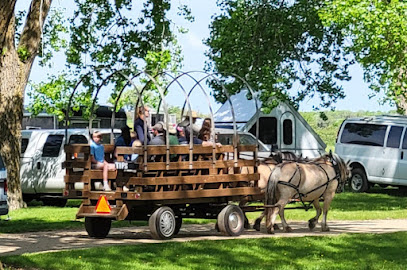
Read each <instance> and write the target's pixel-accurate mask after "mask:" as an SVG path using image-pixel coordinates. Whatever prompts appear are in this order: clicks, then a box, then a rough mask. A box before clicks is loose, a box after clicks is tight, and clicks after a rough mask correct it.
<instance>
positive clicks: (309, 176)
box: [256, 154, 350, 233]
mask: <svg viewBox="0 0 407 270" xmlns="http://www.w3.org/2000/svg"><path fill="white" fill-rule="evenodd" d="M349 177H350V168H349V166H348V164H345V162H344V161H343V160H342V159H341V158H340V157H339V156H338V155H336V154H333V155H332V154H327V155H324V156H321V157H320V158H317V159H314V160H311V161H297V162H283V163H280V164H278V165H276V166H275V168H274V170H273V173H272V174H271V175H270V179H269V181H268V183H267V189H266V205H271V206H272V207H268V208H266V213H267V214H266V215H267V218H266V225H267V232H268V233H274V223H275V219H276V217H277V213H278V214H279V215H280V218H281V222H282V225H283V230H284V231H285V232H290V231H292V229H291V227H289V226H288V224H287V222H286V220H285V218H284V207H285V206H286V204H287V203H288V202H289V201H290V200H291V199H300V200H301V202H312V204H313V205H314V207H315V209H316V216H315V217H314V218H312V219H310V220H309V221H308V227H309V228H310V229H313V228H315V225H316V224H317V223H318V219H319V217H320V215H321V212H323V218H322V224H321V225H322V231H329V227H328V225H327V223H326V218H327V213H328V210H329V206H330V204H331V202H332V199H333V198H334V196H335V191H336V190H339V189H340V190H342V189H343V186H344V185H345V182H346V180H347V179H348V178H349ZM320 198H323V199H324V206H323V211H321V206H320V204H319V200H320ZM256 222H257V221H256ZM259 225H260V224H259Z"/></svg>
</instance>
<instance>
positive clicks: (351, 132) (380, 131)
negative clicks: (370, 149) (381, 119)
mask: <svg viewBox="0 0 407 270" xmlns="http://www.w3.org/2000/svg"><path fill="white" fill-rule="evenodd" d="M386 129H387V126H386V125H375V124H361V123H347V124H346V125H345V127H344V129H343V132H342V137H341V143H350V144H361V145H372V146H383V144H384V136H385V134H386Z"/></svg>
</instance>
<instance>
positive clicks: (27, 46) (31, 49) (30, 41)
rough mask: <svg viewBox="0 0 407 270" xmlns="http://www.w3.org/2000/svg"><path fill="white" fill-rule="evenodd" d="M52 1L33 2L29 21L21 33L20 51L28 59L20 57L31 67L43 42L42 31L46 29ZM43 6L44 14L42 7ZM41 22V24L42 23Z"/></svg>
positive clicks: (35, 0) (39, 0) (37, 0)
mask: <svg viewBox="0 0 407 270" xmlns="http://www.w3.org/2000/svg"><path fill="white" fill-rule="evenodd" d="M51 2H52V0H32V1H31V6H30V10H29V11H28V15H27V20H26V21H25V25H24V29H23V32H22V33H21V38H20V43H19V44H18V51H22V52H24V55H25V56H26V58H24V57H23V59H22V57H21V55H19V56H20V60H22V61H23V62H24V63H26V64H28V65H31V64H32V62H33V61H34V58H35V56H36V55H37V54H38V48H39V45H40V42H41V31H42V28H44V21H45V19H46V17H47V15H48V11H49V9H50V7H51ZM41 6H42V12H40V7H41ZM40 20H41V22H40Z"/></svg>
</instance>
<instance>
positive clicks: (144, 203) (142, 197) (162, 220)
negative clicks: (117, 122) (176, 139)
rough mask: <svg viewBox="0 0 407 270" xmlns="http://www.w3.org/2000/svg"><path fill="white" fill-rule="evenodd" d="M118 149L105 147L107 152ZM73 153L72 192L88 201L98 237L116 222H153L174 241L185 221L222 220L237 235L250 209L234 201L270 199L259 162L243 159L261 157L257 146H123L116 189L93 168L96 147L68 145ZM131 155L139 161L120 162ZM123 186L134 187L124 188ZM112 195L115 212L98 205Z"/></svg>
mask: <svg viewBox="0 0 407 270" xmlns="http://www.w3.org/2000/svg"><path fill="white" fill-rule="evenodd" d="M112 149H113V146H111V145H110V146H109V145H108V146H105V152H106V154H107V155H110V154H111V153H112ZM65 152H66V161H65V166H66V176H65V183H66V185H65V186H66V188H65V192H64V194H65V196H66V197H67V198H81V199H83V203H82V205H81V206H80V208H79V211H78V213H77V215H76V216H77V218H85V228H86V231H87V232H88V234H89V236H91V237H105V236H106V235H107V234H108V233H109V230H110V226H111V221H112V220H149V228H150V231H151V234H152V236H153V237H154V238H156V239H166V238H171V237H173V235H175V234H177V233H178V232H179V230H180V228H181V224H182V219H183V218H208V219H215V218H216V219H217V225H218V228H219V231H220V232H222V233H223V234H225V235H231V236H236V235H240V234H241V233H242V231H243V230H244V223H245V214H244V212H243V211H242V209H241V208H240V207H239V206H238V205H236V204H233V202H239V201H241V200H242V199H249V200H260V199H262V195H261V191H260V189H259V188H258V187H257V181H258V179H259V174H258V173H257V167H256V165H257V164H256V159H255V158H253V159H251V160H247V159H241V158H240V157H239V156H240V152H245V153H247V152H252V153H253V157H256V152H257V146H255V145H244V146H243V145H242V146H237V147H233V146H232V145H225V146H220V147H219V146H218V147H216V148H214V147H208V146H202V145H194V146H193V148H192V149H191V148H190V146H189V145H178V146H171V147H166V146H146V147H137V148H132V147H117V148H116V153H117V154H118V155H119V162H118V163H117V169H116V170H115V171H109V181H110V182H111V183H110V184H111V186H112V187H114V190H113V191H111V192H105V191H100V190H97V183H99V182H101V181H102V180H101V179H102V171H101V170H94V169H92V168H91V156H90V146H89V145H67V146H65ZM129 154H138V155H139V158H138V159H137V161H136V162H134V163H125V162H120V160H123V158H122V157H123V156H124V155H129ZM235 155H237V156H235ZM243 167H245V169H244V170H242V168H243ZM242 171H243V172H244V173H241V172H242ZM248 171H250V172H253V173H250V174H248V173H247V172H248ZM123 186H126V187H128V188H129V191H123ZM105 200H106V201H107V202H108V206H107V207H108V210H106V205H105V208H104V209H103V208H102V210H100V209H98V207H99V205H100V204H101V203H106V201H105Z"/></svg>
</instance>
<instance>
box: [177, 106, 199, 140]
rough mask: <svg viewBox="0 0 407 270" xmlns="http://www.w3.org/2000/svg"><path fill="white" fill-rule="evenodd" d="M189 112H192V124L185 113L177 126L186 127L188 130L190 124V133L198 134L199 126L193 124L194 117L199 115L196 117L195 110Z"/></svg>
mask: <svg viewBox="0 0 407 270" xmlns="http://www.w3.org/2000/svg"><path fill="white" fill-rule="evenodd" d="M191 114H192V125H191V124H190V122H189V114H188V113H187V114H186V115H185V118H184V120H183V121H182V122H181V123H179V124H178V126H180V127H184V128H186V129H188V131H190V130H191V126H192V134H193V135H194V136H198V134H199V130H200V128H199V126H197V125H196V124H195V122H196V119H197V118H199V117H198V114H197V113H196V112H195V111H192V112H191Z"/></svg>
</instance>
